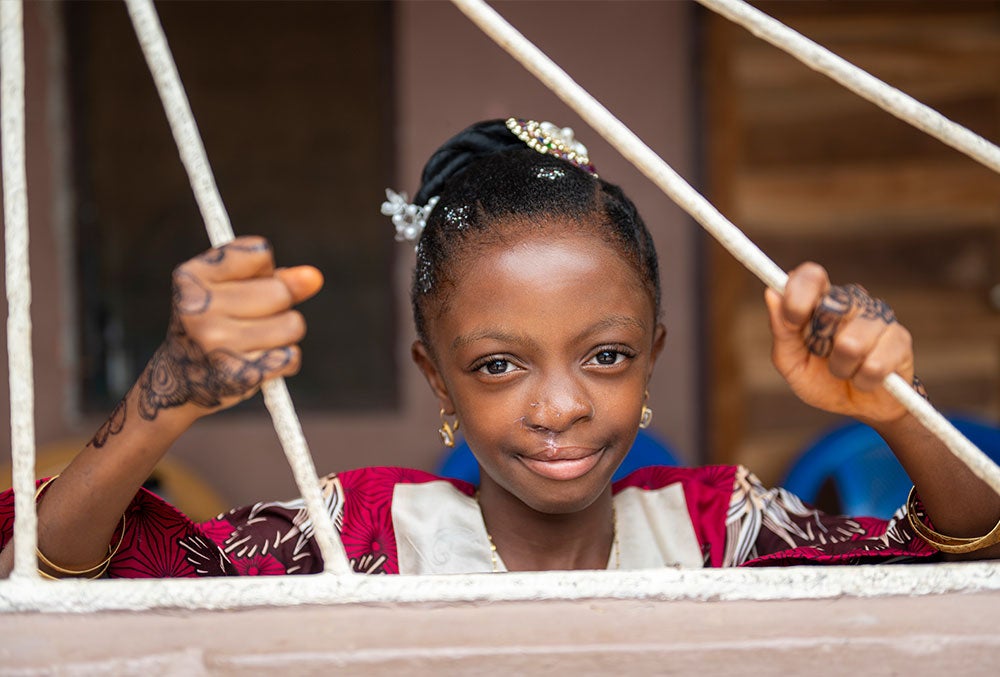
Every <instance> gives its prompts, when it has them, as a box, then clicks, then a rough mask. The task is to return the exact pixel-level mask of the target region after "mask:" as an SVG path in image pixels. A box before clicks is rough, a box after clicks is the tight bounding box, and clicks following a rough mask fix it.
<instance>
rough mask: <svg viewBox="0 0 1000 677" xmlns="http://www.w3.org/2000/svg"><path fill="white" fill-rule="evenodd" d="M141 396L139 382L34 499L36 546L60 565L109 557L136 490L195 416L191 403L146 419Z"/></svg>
mask: <svg viewBox="0 0 1000 677" xmlns="http://www.w3.org/2000/svg"><path fill="white" fill-rule="evenodd" d="M140 397H142V393H141V392H140V388H139V387H138V386H137V387H136V388H133V389H132V390H131V391H130V392H129V394H128V395H127V396H126V398H125V400H124V401H123V403H122V405H120V406H119V407H118V408H116V409H115V411H114V413H113V414H112V416H111V418H109V419H108V422H107V423H105V424H104V425H103V426H101V428H100V430H98V432H97V434H96V435H95V436H94V438H93V439H92V440H91V441H90V442H89V443H88V444H87V446H86V447H84V449H83V450H82V451H81V452H80V454H78V455H77V457H76V458H75V459H74V460H73V462H72V463H70V465H69V466H68V467H67V468H66V470H64V471H63V473H62V474H61V475H60V477H59V478H58V479H57V480H56V481H54V482H52V483H51V484H49V485H48V487H47V488H46V489H45V492H44V494H43V495H42V496H41V497H40V499H39V501H38V549H39V550H40V551H41V552H42V553H44V555H45V556H46V557H47V558H48V559H49V560H50V561H52V562H53V563H55V564H58V565H59V566H61V567H64V568H66V569H71V570H82V569H87V568H88V567H91V566H93V565H94V564H96V563H98V562H100V561H101V560H102V559H104V558H105V557H106V556H107V554H108V543H109V541H110V540H111V537H112V535H113V534H114V532H115V529H116V528H117V526H118V525H119V524H120V522H121V517H122V514H123V512H124V511H125V509H126V508H127V507H128V505H129V503H130V502H131V501H132V499H133V497H134V496H135V494H136V492H137V491H138V490H139V488H140V487H141V486H142V484H143V482H145V480H146V478H147V477H148V476H149V474H150V472H152V470H153V468H154V467H155V466H156V464H157V462H158V461H159V460H160V459H161V458H162V457H163V455H164V454H165V453H166V452H167V450H168V449H169V448H170V446H171V445H172V444H173V442H174V441H175V440H176V439H177V438H178V437H179V436H180V435H181V434H182V433H183V432H184V431H185V430H187V428H189V427H190V426H191V425H192V424H193V423H194V421H195V420H196V419H197V418H198V412H197V410H196V409H195V408H194V407H192V406H190V405H187V406H181V407H175V408H171V409H163V410H160V411H159V412H158V413H157V415H156V416H155V417H154V418H152V419H150V418H148V417H144V416H142V415H140V412H139V410H138V400H139V398H140ZM12 547H13V546H12V545H11V546H10V547H8V548H7V549H6V551H5V552H4V553H3V557H2V558H0V575H6V574H7V573H9V567H10V565H11V563H12V557H11V553H10V552H9V551H11V550H12ZM43 568H44V567H43ZM48 573H54V572H48Z"/></svg>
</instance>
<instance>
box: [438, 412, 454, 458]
mask: <svg viewBox="0 0 1000 677" xmlns="http://www.w3.org/2000/svg"><path fill="white" fill-rule="evenodd" d="M456 430H458V417H455V425H451V424H450V423H448V421H446V420H445V419H444V409H442V410H441V427H440V428H438V434H439V435H441V441H442V442H444V446H446V447H448V448H449V449H451V448H452V447H454V446H455V431H456Z"/></svg>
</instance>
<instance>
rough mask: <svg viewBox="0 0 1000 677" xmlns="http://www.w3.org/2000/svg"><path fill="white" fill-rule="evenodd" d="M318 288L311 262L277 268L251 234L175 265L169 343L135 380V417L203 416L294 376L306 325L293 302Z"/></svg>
mask: <svg viewBox="0 0 1000 677" xmlns="http://www.w3.org/2000/svg"><path fill="white" fill-rule="evenodd" d="M322 286H323V276H322V274H321V273H320V272H319V271H318V270H317V269H316V268H313V267H312V266H298V267H295V268H285V269H276V268H275V266H274V256H273V253H272V251H271V246H270V245H269V244H268V242H267V240H265V239H263V238H260V237H253V236H246V237H239V238H236V239H235V240H233V241H232V242H230V243H229V244H226V245H223V246H221V247H218V248H215V249H210V250H208V251H206V252H205V253H203V254H201V255H199V256H196V257H195V258H193V259H191V260H190V261H187V262H186V263H183V264H181V265H180V266H178V267H177V268H176V269H175V270H174V274H173V303H172V314H171V319H170V326H169V328H168V330H167V337H166V340H165V341H164V342H163V344H162V345H161V346H160V348H159V349H158V350H157V351H156V353H155V354H154V355H153V358H152V359H151V360H150V362H149V364H148V365H147V367H146V370H145V371H144V372H143V374H142V376H141V377H140V378H139V381H138V382H137V383H136V388H137V393H136V395H137V407H138V410H139V414H140V416H142V418H144V419H146V420H149V421H152V420H154V419H156V417H157V415H158V414H159V412H160V411H161V410H164V409H170V408H175V407H183V408H185V409H187V410H188V411H189V412H190V414H191V415H192V416H194V417H200V416H204V415H205V414H208V413H211V412H214V411H218V410H220V409H224V408H226V407H230V406H232V405H234V404H236V403H237V402H240V401H242V400H244V399H247V398H248V397H250V396H251V395H253V394H254V393H256V392H257V390H258V389H259V388H260V385H261V383H263V382H264V381H265V380H267V379H269V378H274V377H277V376H289V375H292V374H295V373H296V372H297V371H298V370H299V365H300V362H301V352H300V350H299V347H298V345H297V344H298V342H299V341H301V340H302V337H303V336H304V335H305V332H306V324H305V320H304V319H303V318H302V315H301V313H299V312H298V311H295V310H292V306H294V305H295V304H297V303H299V302H301V301H304V300H306V299H308V298H309V297H311V296H313V295H314V294H316V293H317V292H318V291H319V290H320V288H321V287H322Z"/></svg>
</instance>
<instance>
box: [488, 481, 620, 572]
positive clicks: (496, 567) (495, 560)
mask: <svg viewBox="0 0 1000 677" xmlns="http://www.w3.org/2000/svg"><path fill="white" fill-rule="evenodd" d="M476 503H479V491H476ZM482 511H483V508H482V506H480V507H479V512H482ZM483 526H484V527H485V526H486V523H485V522H484V523H483ZM611 528H612V532H611V533H612V537H611V552H612V553H614V556H615V569H621V568H622V549H621V545H620V544H619V543H618V511H616V510H615V502H614V499H612V501H611ZM486 538H487V539H488V540H489V542H490V562H491V563H492V564H493V573H495V574H498V573H500V557H499V556H498V555H497V544H496V543H494V542H493V536H491V535H490V530H489V529H487V530H486Z"/></svg>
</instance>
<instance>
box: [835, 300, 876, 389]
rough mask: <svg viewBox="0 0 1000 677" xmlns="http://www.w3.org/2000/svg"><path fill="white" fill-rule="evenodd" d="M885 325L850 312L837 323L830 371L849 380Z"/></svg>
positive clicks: (866, 356) (867, 354)
mask: <svg viewBox="0 0 1000 677" xmlns="http://www.w3.org/2000/svg"><path fill="white" fill-rule="evenodd" d="M886 327H887V325H886V324H885V323H883V322H878V321H875V320H870V319H864V318H862V317H860V316H858V315H857V313H856V312H852V313H851V314H850V315H848V316H847V317H845V318H844V319H842V320H841V321H840V323H839V326H838V329H837V332H836V334H835V335H834V337H833V346H832V349H831V350H830V356H829V363H828V364H829V369H830V373H831V374H833V375H834V376H835V377H837V378H839V379H842V380H845V381H846V380H849V379H851V378H853V377H854V374H855V373H856V372H857V371H858V369H860V368H861V365H862V363H863V362H864V361H865V360H866V359H867V358H868V356H869V354H870V353H871V352H872V350H873V349H874V348H875V345H876V344H877V343H878V341H879V339H880V338H881V336H882V334H883V333H885V330H886Z"/></svg>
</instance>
